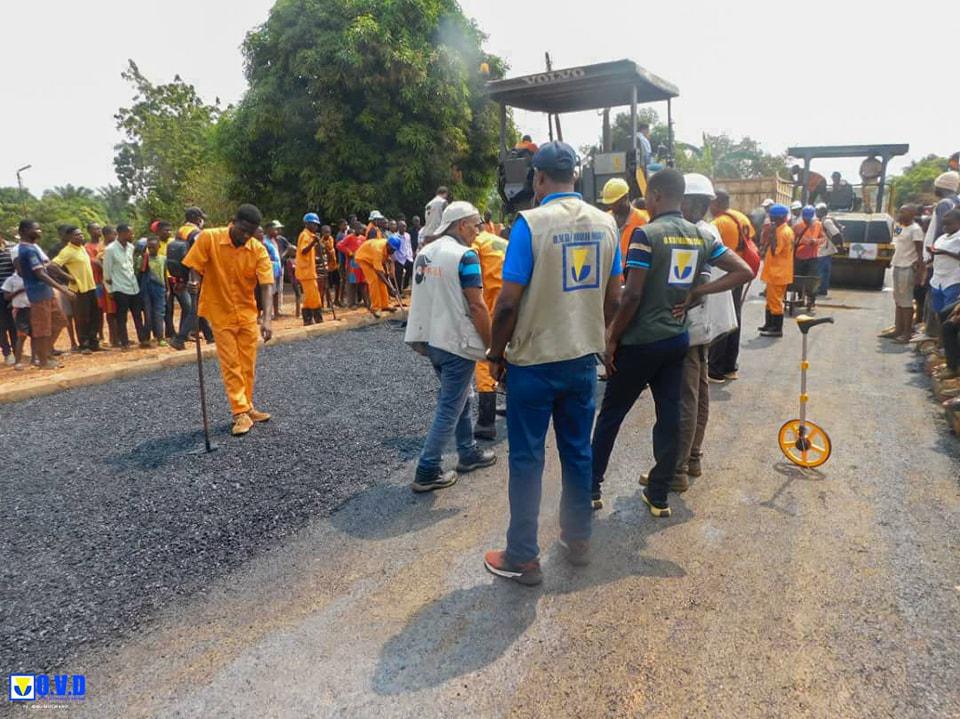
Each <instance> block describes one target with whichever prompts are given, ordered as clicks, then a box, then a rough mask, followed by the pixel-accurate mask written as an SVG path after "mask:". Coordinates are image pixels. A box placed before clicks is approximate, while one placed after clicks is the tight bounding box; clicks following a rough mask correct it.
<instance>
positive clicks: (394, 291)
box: [387, 277, 407, 312]
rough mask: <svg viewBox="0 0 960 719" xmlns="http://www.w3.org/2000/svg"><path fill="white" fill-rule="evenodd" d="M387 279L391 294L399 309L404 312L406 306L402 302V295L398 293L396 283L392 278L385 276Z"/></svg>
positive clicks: (398, 289)
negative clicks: (398, 304) (395, 299)
mask: <svg viewBox="0 0 960 719" xmlns="http://www.w3.org/2000/svg"><path fill="white" fill-rule="evenodd" d="M387 280H388V283H387V284H388V285H389V286H390V289H391V290H393V294H394V296H395V297H396V298H397V302H399V303H400V309H401V310H402V311H404V312H406V311H407V308H406V307H405V306H404V304H403V296H402V295H401V294H400V288H399V287H397V285H396V283H395V282H394V281H393V280H392V279H390V277H387Z"/></svg>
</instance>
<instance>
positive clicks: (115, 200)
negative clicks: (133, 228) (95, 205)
mask: <svg viewBox="0 0 960 719" xmlns="http://www.w3.org/2000/svg"><path fill="white" fill-rule="evenodd" d="M97 198H98V199H99V200H100V202H101V203H103V206H104V207H105V208H106V210H107V217H109V218H110V222H112V223H114V224H119V223H121V222H125V223H129V222H131V221H132V220H133V219H134V218H135V216H136V208H135V207H134V206H133V205H131V204H130V195H128V194H127V193H126V191H125V190H124V189H123V188H122V187H120V185H104V186H103V187H100V188H98V189H97Z"/></svg>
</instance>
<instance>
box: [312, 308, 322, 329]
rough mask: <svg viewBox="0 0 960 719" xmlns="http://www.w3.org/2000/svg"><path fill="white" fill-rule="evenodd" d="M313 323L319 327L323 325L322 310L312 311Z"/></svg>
mask: <svg viewBox="0 0 960 719" xmlns="http://www.w3.org/2000/svg"><path fill="white" fill-rule="evenodd" d="M313 323H314V324H315V325H319V324H322V323H323V310H322V309H320V310H314V311H313Z"/></svg>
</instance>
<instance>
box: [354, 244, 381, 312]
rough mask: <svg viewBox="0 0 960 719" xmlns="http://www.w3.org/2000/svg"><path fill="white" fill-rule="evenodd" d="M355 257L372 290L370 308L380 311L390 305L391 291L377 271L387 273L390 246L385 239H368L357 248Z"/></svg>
mask: <svg viewBox="0 0 960 719" xmlns="http://www.w3.org/2000/svg"><path fill="white" fill-rule="evenodd" d="M353 259H355V260H356V261H357V264H358V265H360V269H361V270H363V276H364V278H365V279H366V281H367V287H368V288H369V290H370V309H372V310H373V311H374V312H379V311H380V310H382V309H385V308H387V307H389V306H390V291H389V290H388V289H387V286H386V285H385V284H384V283H383V280H381V279H380V277H379V276H378V275H377V271H380V272H383V273H384V274H386V273H387V268H386V264H387V260H389V259H390V254H389V247H388V245H387V241H386V240H384V239H376V240H367V241H366V242H364V243H363V244H362V245H360V247H359V248H358V249H357V252H356V254H354V256H353Z"/></svg>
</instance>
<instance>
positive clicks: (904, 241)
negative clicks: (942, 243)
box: [890, 222, 923, 267]
mask: <svg viewBox="0 0 960 719" xmlns="http://www.w3.org/2000/svg"><path fill="white" fill-rule="evenodd" d="M915 242H921V243H922V242H923V230H922V229H920V225H918V224H917V223H916V222H913V223H911V224H909V225H907V226H906V227H903V226H902V225H897V226H896V227H895V228H894V230H893V259H892V260H891V261H890V265H891V266H892V267H913V266H914V265H915V264H917V260H918V259H920V258H919V257H917V246H916V245H915V244H914V243H915Z"/></svg>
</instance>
